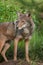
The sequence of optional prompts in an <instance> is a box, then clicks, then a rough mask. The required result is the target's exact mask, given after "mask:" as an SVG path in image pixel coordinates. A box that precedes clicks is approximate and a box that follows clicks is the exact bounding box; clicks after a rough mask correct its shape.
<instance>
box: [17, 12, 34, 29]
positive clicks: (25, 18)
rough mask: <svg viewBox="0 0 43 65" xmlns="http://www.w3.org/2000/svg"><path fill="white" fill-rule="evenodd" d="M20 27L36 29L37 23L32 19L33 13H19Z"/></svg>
mask: <svg viewBox="0 0 43 65" xmlns="http://www.w3.org/2000/svg"><path fill="white" fill-rule="evenodd" d="M18 21H19V22H18V25H17V27H18V29H22V28H24V27H26V26H28V27H31V28H32V29H34V27H35V24H34V22H33V20H32V17H31V14H30V13H25V14H22V13H18Z"/></svg>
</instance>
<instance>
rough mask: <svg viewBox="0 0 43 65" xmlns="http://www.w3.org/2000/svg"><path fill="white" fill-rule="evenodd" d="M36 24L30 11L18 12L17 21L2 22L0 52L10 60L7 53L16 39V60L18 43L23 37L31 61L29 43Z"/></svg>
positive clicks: (0, 25) (15, 58)
mask: <svg viewBox="0 0 43 65" xmlns="http://www.w3.org/2000/svg"><path fill="white" fill-rule="evenodd" d="M34 28H35V24H34V22H33V20H32V17H31V15H30V13H25V14H23V13H18V20H17V21H15V22H3V23H0V53H1V55H2V56H3V58H4V59H5V61H6V62H8V60H7V58H6V56H5V53H6V51H7V50H8V49H9V47H10V41H11V40H13V41H14V61H16V60H17V45H18V42H19V41H20V40H22V39H24V40H25V57H26V60H27V61H28V62H29V61H30V59H29V56H28V55H29V54H28V43H29V40H30V39H31V37H32V33H33V31H34Z"/></svg>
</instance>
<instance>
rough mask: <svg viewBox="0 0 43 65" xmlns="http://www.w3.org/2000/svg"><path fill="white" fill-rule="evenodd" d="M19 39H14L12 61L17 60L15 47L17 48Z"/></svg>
mask: <svg viewBox="0 0 43 65" xmlns="http://www.w3.org/2000/svg"><path fill="white" fill-rule="evenodd" d="M18 42H19V38H15V39H14V61H16V60H17V46H18Z"/></svg>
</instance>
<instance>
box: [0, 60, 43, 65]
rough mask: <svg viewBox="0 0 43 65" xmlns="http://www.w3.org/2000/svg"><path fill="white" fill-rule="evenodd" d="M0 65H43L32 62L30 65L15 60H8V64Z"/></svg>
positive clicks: (1, 64)
mask: <svg viewBox="0 0 43 65" xmlns="http://www.w3.org/2000/svg"><path fill="white" fill-rule="evenodd" d="M0 65H43V63H37V62H33V63H32V64H30V63H28V62H27V61H26V60H17V61H16V62H14V61H13V60H9V61H8V62H5V61H4V62H2V63H0Z"/></svg>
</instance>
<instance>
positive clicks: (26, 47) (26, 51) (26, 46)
mask: <svg viewBox="0 0 43 65" xmlns="http://www.w3.org/2000/svg"><path fill="white" fill-rule="evenodd" d="M28 43H29V40H28V39H26V40H25V54H26V55H25V56H26V60H27V62H30V59H29V56H28V52H29V51H28V49H29V48H28Z"/></svg>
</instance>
